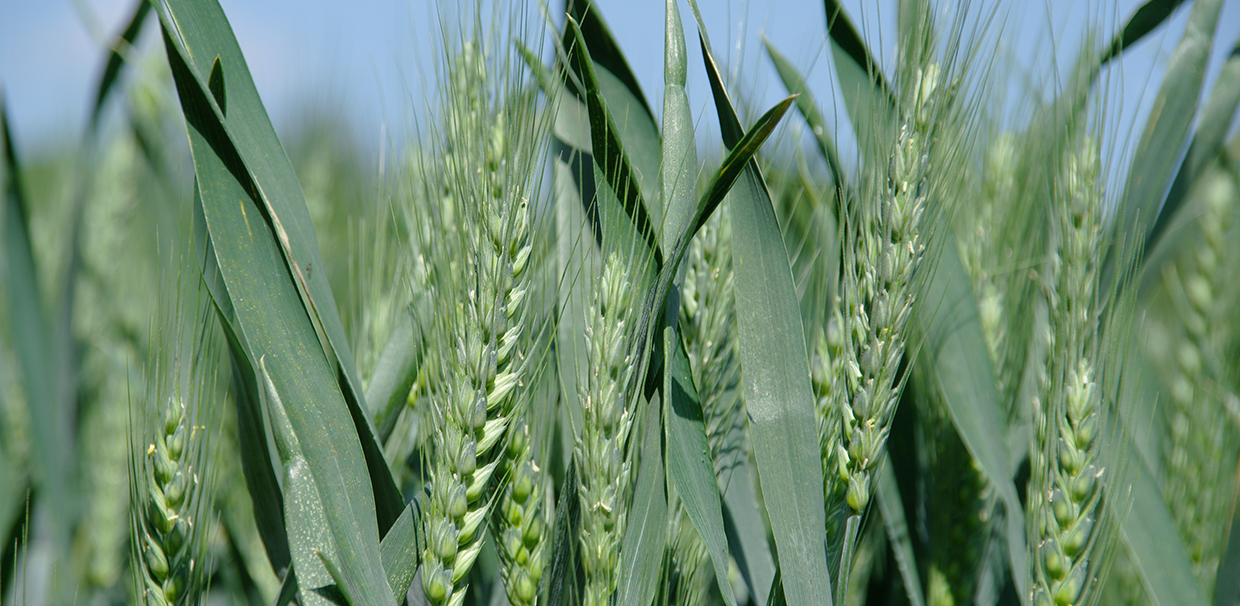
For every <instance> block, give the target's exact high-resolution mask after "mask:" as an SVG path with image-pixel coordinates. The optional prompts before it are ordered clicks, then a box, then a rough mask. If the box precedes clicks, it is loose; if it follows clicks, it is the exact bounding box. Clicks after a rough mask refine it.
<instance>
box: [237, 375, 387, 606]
mask: <svg viewBox="0 0 1240 606" xmlns="http://www.w3.org/2000/svg"><path fill="white" fill-rule="evenodd" d="M268 355H272V356H273V358H275V357H276V355H277V354H265V355H263V356H262V357H260V358H259V360H258V364H259V368H260V370H261V372H262V375H263V386H264V394H265V396H266V397H265V400H264V408H265V409H266V411H267V416H268V418H269V419H270V420H271V427H272V435H273V436H274V438H275V444H276V451H277V453H278V454H279V456H280V463H281V464H282V465H283V466H284V482H283V490H284V521H285V524H286V525H287V528H288V530H289V547H290V548H291V551H292V556H293V569H294V570H295V571H296V572H297V575H298V579H299V585H300V586H301V592H300V595H301V599H302V601H303V603H304V604H305V605H306V606H309V605H311V604H321V603H327V602H325V601H324V600H323V599H322V598H321V597H320V596H319V595H318V591H317V590H319V589H320V588H322V587H325V586H327V585H328V584H329V581H335V582H336V583H337V584H338V585H340V581H339V579H343V580H345V581H346V583H347V584H346V585H342V586H341V590H342V591H344V592H345V594H346V596H351V598H350V600H349V601H350V602H351V603H353V604H357V603H359V602H360V601H361V600H363V599H364V600H365V602H366V603H367V604H372V603H373V604H393V605H394V604H395V602H394V601H393V600H388V599H384V598H387V597H391V596H392V592H391V588H390V587H389V586H388V584H387V579H386V578H384V577H383V576H382V573H383V564H382V558H381V557H380V555H379V538H378V536H377V535H376V534H375V532H374V531H375V528H374V526H372V525H371V524H373V518H369V519H368V517H369V516H366V515H359V514H358V512H357V509H359V508H361V507H366V506H367V505H368V503H366V498H365V497H367V496H369V493H364V494H361V495H356V496H360V498H359V499H358V501H361V502H360V503H359V504H358V505H360V507H358V505H355V504H354V502H353V497H354V496H355V495H350V494H348V493H347V492H345V491H346V490H348V487H347V481H346V476H345V473H347V470H346V469H342V468H341V467H342V466H338V465H332V466H328V465H323V464H322V462H319V461H316V460H317V459H320V458H323V457H322V455H324V454H326V455H328V456H327V459H329V460H330V459H333V458H336V459H345V458H347V457H343V456H341V457H333V456H332V455H333V454H334V453H332V452H330V451H325V450H320V449H321V448H322V447H321V446H320V444H321V442H322V441H321V440H318V439H314V438H316V437H318V436H314V435H310V434H307V432H306V431H305V430H304V429H302V430H301V431H298V427H297V425H298V422H297V417H298V416H300V415H299V414H298V412H297V407H295V406H293V407H286V406H285V405H284V399H285V397H281V395H280V390H279V389H278V388H277V387H276V384H275V382H274V381H273V379H272V375H271V373H270V372H269V371H268V368H267V356H268ZM284 383H285V384H286V385H287V382H284ZM286 389H287V387H286ZM285 393H286V394H287V395H297V396H304V393H297V392H295V391H291V392H290V391H286V392H285ZM289 401H290V403H291V402H293V401H294V400H291V399H290V400H289ZM316 429H318V430H319V431H321V432H323V433H332V432H331V431H330V430H329V429H328V428H326V427H323V428H316ZM308 438H309V439H308ZM316 446H318V447H319V448H316ZM355 449H356V448H355ZM346 452H347V451H346ZM358 455H360V453H357V454H355V455H354V458H355V459H357V460H358V461H360V459H361V457H360V456H358ZM371 515H372V516H373V513H371ZM329 561H330V562H332V563H333V564H338V565H339V570H334V571H333V570H331V569H330V568H327V569H325V565H326V564H327V562H329ZM316 564H317V565H316Z"/></svg>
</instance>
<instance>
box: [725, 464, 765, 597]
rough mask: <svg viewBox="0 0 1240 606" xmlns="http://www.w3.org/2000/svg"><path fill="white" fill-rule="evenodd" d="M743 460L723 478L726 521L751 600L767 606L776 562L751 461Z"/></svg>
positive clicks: (729, 537) (734, 555) (737, 565)
mask: <svg viewBox="0 0 1240 606" xmlns="http://www.w3.org/2000/svg"><path fill="white" fill-rule="evenodd" d="M747 458H748V457H746V458H745V459H742V460H741V461H740V464H739V465H737V466H736V467H734V468H732V470H731V473H730V474H728V475H727V477H726V478H725V477H721V478H720V484H721V490H722V491H723V521H724V528H725V529H726V530H727V533H728V544H730V545H732V547H733V549H732V557H733V558H734V559H735V560H736V567H737V568H739V569H740V572H741V577H742V578H744V579H745V585H746V586H748V587H749V596H750V599H752V600H753V601H754V603H755V604H757V606H766V599H767V598H768V597H769V596H770V593H771V584H772V583H773V582H774V580H775V562H774V560H772V559H771V547H770V545H768V544H767V542H766V523H765V522H763V521H762V512H761V511H760V510H759V509H758V508H759V505H758V500H757V496H756V495H755V494H754V480H753V472H752V470H751V468H750V466H749V461H748V460H746V459H747Z"/></svg>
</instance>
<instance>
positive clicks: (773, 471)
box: [700, 38, 832, 605]
mask: <svg viewBox="0 0 1240 606" xmlns="http://www.w3.org/2000/svg"><path fill="white" fill-rule="evenodd" d="M700 39H701V43H702V49H703V53H702V55H703V60H704V61H705V63H706V73H707V76H708V77H709V78H710V81H711V90H712V91H713V92H714V95H715V109H716V110H717V112H718V114H719V124H720V131H722V133H723V142H724V145H726V146H729V147H739V145H740V144H741V142H742V141H741V137H740V136H739V135H740V132H741V127H740V120H739V119H738V118H737V117H736V110H735V109H733V107H732V102H731V100H730V99H729V98H728V95H727V93H726V91H724V89H723V79H722V78H721V77H720V74H719V71H718V69H717V68H716V67H715V63H714V60H713V58H712V56H711V53H710V49H709V48H708V47H707V46H706V40H705V38H700ZM791 101H792V100H791V99H788V100H786V101H785V102H784V103H783V104H782V106H783V107H784V109H785V110H786V109H787V106H788V104H790V103H791ZM751 132H752V129H751ZM743 166H744V172H743V173H742V174H741V176H740V178H739V179H738V180H737V182H736V185H735V188H733V189H731V191H730V192H729V193H728V197H729V200H730V203H731V205H732V206H731V212H732V231H733V240H732V255H733V259H734V262H733V272H734V275H735V277H736V310H737V325H738V327H739V331H738V337H739V343H740V360H741V386H742V389H743V393H744V394H745V404H746V406H747V407H748V411H749V429H750V435H751V436H752V438H753V445H754V453H755V454H756V455H757V459H758V476H759V477H760V478H761V481H762V494H763V496H764V497H765V499H764V501H765V503H766V508H767V512H768V514H769V515H770V519H771V530H772V532H773V533H774V535H775V546H776V551H777V552H778V553H779V565H780V570H783V571H785V572H786V573H787V574H786V575H785V576H784V583H783V584H784V590H785V591H786V592H787V594H788V595H789V596H790V601H791V602H792V603H794V604H828V605H829V604H831V603H832V600H831V592H830V578H829V576H828V572H827V561H826V550H825V549H826V513H825V511H824V509H823V500H822V486H823V484H822V461H821V460H820V458H819V448H818V424H817V420H816V417H815V412H814V401H813V397H812V393H811V389H810V382H809V361H808V359H807V357H806V354H805V340H804V337H803V330H802V327H801V311H800V307H799V304H798V302H797V297H796V289H795V287H794V285H793V282H792V269H791V266H790V265H789V263H788V253H787V251H786V250H784V242H783V237H782V234H781V232H780V229H779V222H778V221H777V220H776V218H775V209H774V207H772V205H771V198H770V194H769V192H768V191H767V188H766V183H765V182H764V181H763V179H762V174H761V172H760V171H759V170H758V165H757V162H754V161H753V160H752V155H751V156H750V159H747V160H745V161H744V162H743ZM725 168H726V165H725ZM721 172H722V171H721Z"/></svg>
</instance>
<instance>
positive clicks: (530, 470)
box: [494, 423, 547, 606]
mask: <svg viewBox="0 0 1240 606" xmlns="http://www.w3.org/2000/svg"><path fill="white" fill-rule="evenodd" d="M533 453H534V449H533V444H532V441H531V439H530V431H529V425H527V424H524V423H522V424H520V425H514V427H513V432H512V437H511V438H510V439H509V441H508V448H507V449H506V450H505V453H504V454H505V458H504V466H505V470H506V473H505V476H504V480H505V481H504V488H503V489H502V492H501V494H500V500H499V506H498V507H497V508H496V510H495V523H494V528H495V538H496V541H497V542H498V551H499V557H500V576H501V577H502V578H503V579H504V590H505V592H506V593H507V595H508V603H509V604H512V606H533V605H534V604H536V603H538V582H539V580H541V579H542V573H543V569H544V568H545V566H546V561H547V541H546V540H545V539H546V537H545V531H546V527H547V522H546V518H545V513H546V511H545V509H544V505H543V503H544V502H545V500H546V497H545V495H546V486H545V484H546V482H545V478H544V476H543V474H542V472H541V470H540V469H539V468H538V464H537V463H535V461H534V454H533Z"/></svg>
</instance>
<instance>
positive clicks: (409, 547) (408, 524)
mask: <svg viewBox="0 0 1240 606" xmlns="http://www.w3.org/2000/svg"><path fill="white" fill-rule="evenodd" d="M419 494H420V493H419ZM423 540H424V539H423V537H422V504H421V499H419V498H417V497H415V498H414V500H413V501H412V502H411V503H409V505H408V506H407V507H405V511H404V512H403V513H401V514H400V517H399V518H396V523H395V524H392V528H391V529H390V530H388V533H387V534H386V535H384V537H383V540H382V541H380V542H379V557H380V558H382V560H383V572H384V573H386V574H387V580H388V586H389V587H391V588H392V597H393V598H395V600H396V603H397V604H401V603H403V602H404V601H405V595H406V594H407V593H408V592H409V586H410V585H412V584H413V577H414V576H415V575H417V573H418V566H419V565H421V563H422V550H423V549H425V548H426V545H425V543H424V542H423Z"/></svg>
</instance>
